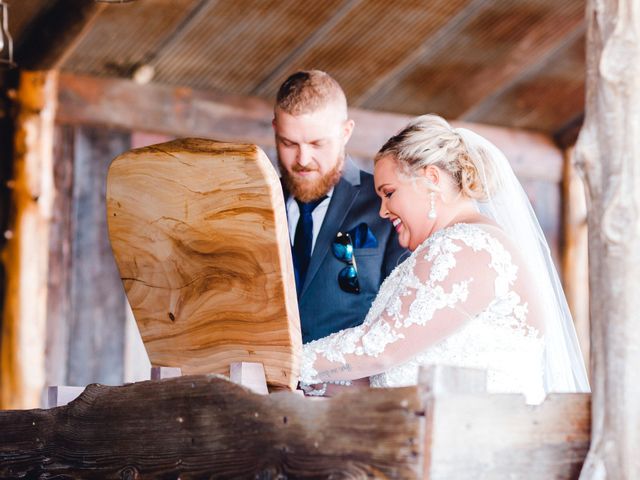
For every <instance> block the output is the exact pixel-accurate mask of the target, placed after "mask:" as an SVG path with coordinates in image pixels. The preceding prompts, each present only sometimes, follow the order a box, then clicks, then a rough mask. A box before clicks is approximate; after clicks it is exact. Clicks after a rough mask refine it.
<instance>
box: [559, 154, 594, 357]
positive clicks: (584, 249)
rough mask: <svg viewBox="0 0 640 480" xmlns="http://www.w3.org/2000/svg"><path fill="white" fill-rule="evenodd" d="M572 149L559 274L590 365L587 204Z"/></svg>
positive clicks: (564, 188) (566, 178)
mask: <svg viewBox="0 0 640 480" xmlns="http://www.w3.org/2000/svg"><path fill="white" fill-rule="evenodd" d="M573 156H574V149H573V148H571V149H568V150H567V151H565V168H564V174H563V176H562V177H563V178H562V193H563V195H562V196H563V202H562V208H563V212H562V217H563V228H562V230H563V241H562V276H563V286H564V291H565V294H566V295H567V302H568V303H569V308H570V310H571V314H572V316H573V323H574V324H575V327H576V333H577V334H578V342H579V343H580V349H581V350H582V356H583V358H584V362H585V364H586V365H589V262H588V258H587V257H588V241H587V235H588V229H587V204H586V202H585V198H584V195H585V192H584V185H583V183H582V179H581V178H580V176H579V175H578V173H577V172H576V168H575V165H574V164H573Z"/></svg>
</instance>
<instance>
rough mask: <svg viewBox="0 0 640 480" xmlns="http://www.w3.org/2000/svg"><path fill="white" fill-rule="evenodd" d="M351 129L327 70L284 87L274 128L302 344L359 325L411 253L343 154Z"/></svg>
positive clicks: (364, 177) (366, 177) (294, 78)
mask: <svg viewBox="0 0 640 480" xmlns="http://www.w3.org/2000/svg"><path fill="white" fill-rule="evenodd" d="M353 128H354V122H353V120H351V119H349V118H348V114H347V101H346V97H345V95H344V92H343V91H342V88H341V87H340V85H339V84H338V83H337V82H336V81H335V80H334V79H333V78H332V77H331V76H329V75H328V74H327V73H325V72H321V71H318V70H311V71H304V72H297V73H294V74H293V75H291V76H290V77H289V78H288V79H287V80H286V81H285V82H284V83H283V84H282V86H281V87H280V89H279V91H278V95H277V101H276V105H275V109H274V119H273V129H274V132H275V138H276V148H277V152H278V164H279V167H280V173H281V175H282V183H283V190H284V194H285V201H286V207H287V218H288V222H289V232H290V236H291V245H292V253H293V262H294V269H295V273H296V288H297V293H298V305H299V310H300V321H301V326H302V340H303V342H304V343H307V342H310V341H312V340H315V339H318V338H321V337H324V336H327V335H329V334H331V333H333V332H337V331H339V330H342V329H344V328H348V327H352V326H355V325H359V324H361V323H362V322H363V321H364V318H365V316H366V314H367V312H368V310H369V307H370V306H371V302H372V301H373V299H374V298H375V296H376V294H377V293H378V289H379V288H380V284H381V283H382V281H383V280H384V279H385V278H386V276H387V275H388V274H389V273H390V272H391V270H393V268H394V267H395V266H396V265H397V264H398V263H399V259H400V256H401V255H402V254H403V253H404V252H405V250H404V249H402V248H401V247H400V246H399V245H398V240H397V235H396V232H395V230H394V228H393V225H392V224H391V222H389V220H384V219H382V218H380V216H379V215H378V212H379V209H380V199H379V198H378V196H377V195H376V193H375V190H374V184H373V176H372V175H370V174H369V173H366V172H364V171H362V170H360V169H359V168H358V167H357V166H356V165H354V164H353V163H352V161H351V160H350V159H349V158H348V157H347V156H346V154H345V147H346V145H347V142H348V141H349V138H350V137H351V133H352V132H353ZM346 233H348V234H349V236H348V238H349V239H350V246H349V245H346V243H349V242H347V241H345V239H346V238H347V236H346V235H344V234H346ZM336 247H337V248H336ZM351 247H353V249H352V250H351ZM345 248H346V249H347V250H345ZM351 252H353V255H351V254H350V253H351ZM352 256H353V257H355V261H354V260H353V259H352Z"/></svg>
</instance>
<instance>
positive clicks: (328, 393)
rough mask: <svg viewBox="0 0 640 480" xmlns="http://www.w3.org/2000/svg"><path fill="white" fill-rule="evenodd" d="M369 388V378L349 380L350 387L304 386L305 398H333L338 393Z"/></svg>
mask: <svg viewBox="0 0 640 480" xmlns="http://www.w3.org/2000/svg"><path fill="white" fill-rule="evenodd" d="M362 388H369V378H368V377H367V378H360V379H358V380H351V384H350V385H339V384H336V383H316V384H314V385H307V386H305V388H304V390H305V396H309V397H314V396H315V397H333V396H335V395H337V394H338V393H340V392H344V391H348V390H354V389H362Z"/></svg>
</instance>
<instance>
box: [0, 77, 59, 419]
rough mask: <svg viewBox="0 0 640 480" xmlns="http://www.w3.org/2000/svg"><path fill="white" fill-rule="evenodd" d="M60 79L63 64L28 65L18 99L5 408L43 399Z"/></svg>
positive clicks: (2, 374)
mask: <svg viewBox="0 0 640 480" xmlns="http://www.w3.org/2000/svg"><path fill="white" fill-rule="evenodd" d="M57 84H58V72H57V71H23V72H22V73H21V75H20V86H19V89H18V93H17V99H16V100H17V103H18V116H17V119H16V136H15V157H14V174H13V180H12V182H11V188H12V190H13V192H12V200H11V203H12V219H11V221H10V229H9V230H8V231H7V233H5V235H7V236H8V241H7V244H6V247H5V249H4V251H3V252H2V261H3V262H4V265H5V272H6V276H7V279H6V291H5V295H6V298H5V303H4V312H3V320H2V336H1V338H0V340H1V344H0V365H1V370H0V407H1V408H5V409H23V408H34V407H38V406H40V404H41V401H42V399H41V395H42V388H43V386H44V377H45V375H44V373H45V369H44V355H45V337H46V327H45V326H46V310H47V281H48V279H47V269H48V261H49V223H50V219H51V213H52V212H51V209H52V205H53V131H54V119H55V110H56V103H57Z"/></svg>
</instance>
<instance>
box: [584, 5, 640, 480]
mask: <svg viewBox="0 0 640 480" xmlns="http://www.w3.org/2000/svg"><path fill="white" fill-rule="evenodd" d="M586 18H587V22H588V33H587V105H586V115H585V123H584V127H583V129H582V131H581V132H580V136H579V138H578V143H577V146H576V163H577V165H578V167H579V168H580V169H581V170H582V172H583V173H584V176H585V179H586V186H587V197H588V224H589V265H590V268H591V276H590V291H591V365H592V377H593V381H592V390H593V421H592V440H591V448H590V451H589V454H588V457H587V460H586V462H585V466H584V468H583V470H582V473H581V476H580V478H581V479H583V480H590V479H598V480H600V479H619V480H625V479H626V480H631V479H637V478H640V461H638V452H637V449H638V445H640V409H639V408H638V406H639V405H640V368H639V366H640V314H639V312H640V295H639V294H638V291H637V288H638V278H640V168H638V166H639V162H640V144H639V143H638V138H640V39H639V38H638V35H639V33H640V3H638V2H637V1H636V0H589V1H588V2H587V17H586Z"/></svg>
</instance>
